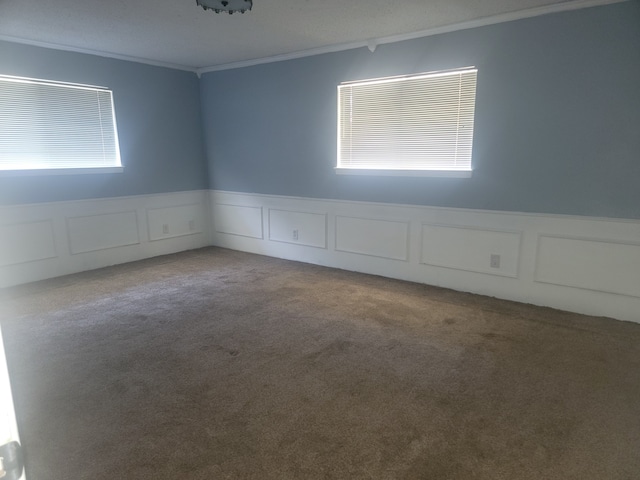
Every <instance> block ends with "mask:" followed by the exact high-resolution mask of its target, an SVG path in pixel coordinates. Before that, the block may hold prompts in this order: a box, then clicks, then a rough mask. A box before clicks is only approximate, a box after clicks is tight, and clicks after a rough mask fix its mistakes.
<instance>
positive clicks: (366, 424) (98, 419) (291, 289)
mask: <svg viewBox="0 0 640 480" xmlns="http://www.w3.org/2000/svg"><path fill="white" fill-rule="evenodd" d="M0 295H1V298H2V318H3V322H2V328H3V332H4V336H5V343H6V349H7V356H8V361H9V368H10V371H11V375H12V381H13V385H14V397H15V400H16V408H17V410H18V412H17V414H18V421H19V425H20V428H21V434H22V440H23V444H24V447H25V449H26V455H27V473H28V475H29V480H52V479H65V480H66V479H68V480H81V479H86V480H102V479H104V480H107V479H114V478H118V479H135V480H137V479H140V480H145V479H154V480H157V479H167V480H169V479H194V480H195V479H207V480H209V479H434V480H435V479H465V480H473V479H483V480H485V479H486V480H499V479H508V480H524V479H531V480H540V479H547V480H555V479H563V480H566V479H576V480H577V479H580V480H588V479H598V480H602V479H628V480H630V479H638V478H640V325H637V324H632V323H625V322H619V321H615V320H610V319H604V318H594V317H588V316H581V315H576V314H570V313H565V312H561V311H557V310H552V309H547V308H538V307H532V306H527V305H521V304H517V303H513V302H506V301H499V300H495V299H490V298H486V297H481V296H475V295H470V294H462V293H456V292H452V291H449V290H444V289H438V288H433V287H428V286H424V285H417V284H412V283H407V282H401V281H395V280H389V279H384V278H380V277H374V276H368V275H362V274H356V273H350V272H345V271H340V270H334V269H329V268H323V267H318V266H313V265H305V264H300V263H295V262H288V261H284V260H278V259H273V258H268V257H261V256H257V255H251V254H246V253H240V252H233V251H228V250H222V249H216V248H208V249H203V250H197V251H193V252H185V253H181V254H176V255H170V256H165V257H158V258H155V259H151V260H145V261H141V262H136V263H132V264H127V265H122V266H117V267H111V268H108V269H102V270H98V271H94V272H88V273H83V274H79V275H72V276H68V277H63V278H59V279H55V280H52V281H45V282H39V283H37V284H32V285H28V286H24V287H20V288H14V289H10V290H6V291H4V292H2V293H1V294H0Z"/></svg>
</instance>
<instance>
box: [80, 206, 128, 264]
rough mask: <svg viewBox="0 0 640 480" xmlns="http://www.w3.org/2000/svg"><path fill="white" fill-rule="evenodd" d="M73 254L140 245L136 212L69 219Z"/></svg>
mask: <svg viewBox="0 0 640 480" xmlns="http://www.w3.org/2000/svg"><path fill="white" fill-rule="evenodd" d="M67 230H68V232H69V248H70V251H71V254H73V255H76V254H78V253H86V252H95V251H97V250H106V249H108V248H114V247H125V246H128V245H137V244H139V243H140V235H139V234H138V218H137V215H136V212H135V211H130V212H118V213H105V214H101V215H90V216H83V217H70V218H67Z"/></svg>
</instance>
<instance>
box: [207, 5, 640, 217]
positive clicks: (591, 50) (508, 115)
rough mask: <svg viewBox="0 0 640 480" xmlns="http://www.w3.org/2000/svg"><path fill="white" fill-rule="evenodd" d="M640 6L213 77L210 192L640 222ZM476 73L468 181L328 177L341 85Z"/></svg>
mask: <svg viewBox="0 0 640 480" xmlns="http://www.w3.org/2000/svg"><path fill="white" fill-rule="evenodd" d="M639 26H640V2H637V1H630V2H625V3H619V4H614V5H609V6H604V7H595V8H589V9H583V10H578V11H572V12H565V13H559V14H553V15H545V16H541V17H536V18H530V19H526V20H520V21H516V22H510V23H505V24H499V25H493V26H488V27H482V28H476V29H471V30H464V31H458V32H453V33H449V34H443V35H437V36H431V37H426V38H422V39H417V40H411V41H406V42H401V43H395V44H388V45H381V46H379V47H378V49H377V50H376V51H375V53H370V52H369V51H368V50H367V49H366V48H362V49H357V50H350V51H344V52H339V53H331V54H325V55H318V56H314V57H307V58H302V59H297V60H291V61H286V62H279V63H271V64H264V65H258V66H253V67H246V68H240V69H234V70H226V71H219V72H211V73H207V74H205V75H203V78H202V80H201V98H202V108H203V129H204V135H205V144H206V152H207V157H208V164H209V182H210V188H213V189H216V190H226V191H238V192H252V193H264V194H278V195H291V196H302V197H313V198H327V199H341V200H360V201H377V202H387V203H400V204H416V205H431V206H448V207H464V208H475V209H486V210H506V211H519V212H537V213H560V214H574V215H589V216H603V217H619V218H640V187H639V186H638V182H639V180H640V89H638V88H637V87H638V78H640V27H639ZM469 65H475V66H476V67H478V69H479V73H478V89H477V106H476V108H477V109H476V131H475V139H474V149H473V167H474V171H473V176H472V177H471V178H468V179H466V178H465V179H453V178H423V177H413V178H412V177H408V178H407V177H402V178H399V177H367V176H346V175H336V174H335V173H334V170H333V167H334V166H335V161H336V86H337V85H338V84H339V83H340V82H342V81H347V80H357V79H364V78H373V77H382V76H388V75H398V74H408V73H414V72H424V71H432V70H440V69H447V68H454V67H464V66H469Z"/></svg>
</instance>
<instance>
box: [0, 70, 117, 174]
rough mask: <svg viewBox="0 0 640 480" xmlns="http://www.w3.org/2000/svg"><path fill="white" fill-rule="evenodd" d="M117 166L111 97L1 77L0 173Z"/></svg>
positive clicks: (103, 91) (106, 93)
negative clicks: (2, 171) (3, 171)
mask: <svg viewBox="0 0 640 480" xmlns="http://www.w3.org/2000/svg"><path fill="white" fill-rule="evenodd" d="M119 166H121V163H120V153H119V148H118V139H117V131H116V124H115V114H114V109H113V99H112V94H111V91H109V90H106V89H102V88H97V87H84V86H77V85H68V84H59V83H52V82H46V81H38V80H29V79H17V78H12V77H0V170H33V169H63V168H99V167H119Z"/></svg>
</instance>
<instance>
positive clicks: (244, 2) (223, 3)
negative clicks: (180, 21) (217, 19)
mask: <svg viewBox="0 0 640 480" xmlns="http://www.w3.org/2000/svg"><path fill="white" fill-rule="evenodd" d="M196 3H197V4H198V5H200V6H201V7H202V8H203V9H204V10H213V11H214V12H216V13H220V12H229V15H233V14H234V13H235V12H240V13H244V12H246V11H247V10H251V7H253V0H196Z"/></svg>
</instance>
